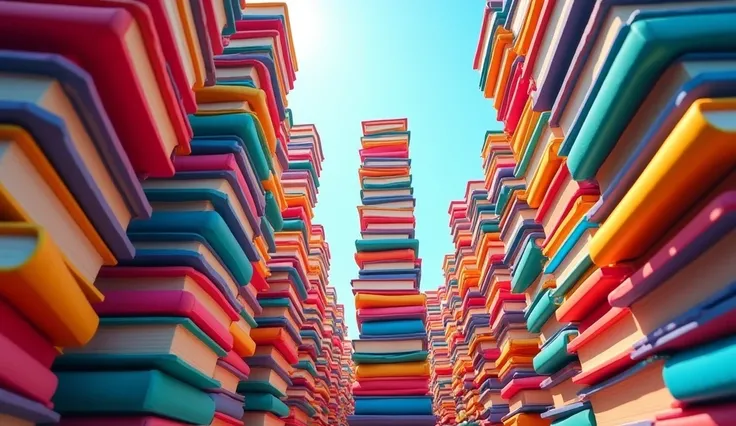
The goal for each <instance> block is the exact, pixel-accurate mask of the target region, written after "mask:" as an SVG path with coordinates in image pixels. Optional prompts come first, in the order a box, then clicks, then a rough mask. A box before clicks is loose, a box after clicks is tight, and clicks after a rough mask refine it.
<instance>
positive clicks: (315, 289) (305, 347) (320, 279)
mask: <svg viewBox="0 0 736 426" xmlns="http://www.w3.org/2000/svg"><path fill="white" fill-rule="evenodd" d="M309 252H310V255H309V281H310V282H311V283H312V288H311V289H310V290H309V296H308V297H307V300H306V301H305V302H304V316H305V319H306V321H305V323H304V325H302V328H301V330H300V332H299V334H300V335H301V337H302V344H301V345H300V346H299V364H298V365H297V371H296V375H297V377H298V379H296V378H295V379H293V380H292V382H293V385H294V386H295V387H298V392H299V393H300V398H299V399H300V400H301V401H299V400H297V399H292V404H293V405H295V406H296V407H300V406H301V407H303V408H307V410H304V409H303V408H300V409H298V410H295V409H294V408H293V407H292V414H291V415H290V422H291V424H295V425H301V424H308V423H309V421H310V420H309V418H312V419H313V421H314V422H315V424H324V421H325V416H324V413H323V412H322V411H323V410H322V407H324V406H325V404H326V401H325V398H324V397H325V395H327V396H329V392H330V390H329V389H328V388H327V384H326V382H325V378H324V377H323V376H322V375H320V373H319V372H318V371H317V366H318V364H321V362H324V361H326V359H325V356H324V355H325V352H324V348H323V346H322V344H323V343H322V342H323V340H324V335H325V325H326V324H327V323H329V322H330V321H331V318H328V316H327V313H326V312H327V309H326V305H327V303H328V298H327V286H326V283H327V280H328V273H329V267H330V249H329V245H328V244H327V242H326V240H325V233H324V228H323V227H322V226H321V225H312V235H311V239H310V244H309ZM292 393H294V391H291V393H290V398H291V394H292ZM305 403H307V404H308V407H306V406H304V404H305ZM299 411H302V412H304V413H306V412H307V411H308V414H310V416H309V418H304V417H305V416H301V414H302V413H299ZM295 414H299V415H300V416H298V417H300V418H298V419H296V418H294V415H295Z"/></svg>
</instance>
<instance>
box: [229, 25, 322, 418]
mask: <svg viewBox="0 0 736 426" xmlns="http://www.w3.org/2000/svg"><path fill="white" fill-rule="evenodd" d="M237 34H238V33H237V32H236V35H237ZM286 127H287V128H286V131H287V132H288V133H289V134H290V135H291V133H294V134H295V135H301V132H300V131H299V130H297V129H298V128H299V127H300V126H293V125H292V123H291V114H289V119H288V120H287V126H286ZM307 127H309V126H307ZM317 142H318V140H317ZM303 145H311V147H310V146H307V147H302V146H303ZM317 145H318V143H316V142H315V141H314V140H313V141H312V142H307V143H304V142H303V141H299V142H297V143H296V144H295V145H294V144H291V143H290V145H288V146H287V154H286V159H287V163H288V166H287V167H286V168H284V173H283V174H282V176H281V182H282V185H283V187H282V188H283V192H282V193H281V194H274V197H273V199H274V200H276V199H278V198H280V199H282V200H283V203H284V206H285V208H283V209H281V208H279V206H278V203H277V202H275V203H274V205H273V208H272V209H270V211H269V209H268V206H267V209H266V210H267V211H266V215H267V217H269V216H268V215H269V214H271V215H272V216H271V217H270V219H271V220H269V222H270V223H271V224H272V228H273V230H274V232H273V244H274V246H275V250H274V251H273V252H272V253H271V254H270V260H269V262H268V267H269V269H270V275H269V276H268V277H267V278H266V280H265V281H266V287H267V289H266V290H265V291H263V292H260V293H259V294H258V302H259V303H260V305H261V306H262V307H263V312H262V313H261V314H260V315H257V316H256V322H257V323H258V328H257V329H255V330H253V339H254V340H255V342H256V345H257V349H256V352H255V355H254V356H253V357H252V358H250V359H249V360H248V362H249V363H250V365H251V367H252V370H251V371H252V374H251V380H249V381H248V382H245V383H241V386H240V388H241V390H242V391H243V392H244V394H245V397H246V401H252V403H246V409H245V410H246V413H245V417H244V420H245V422H246V423H251V422H252V423H254V424H269V425H270V424H285V421H287V420H286V418H287V417H288V418H289V419H288V421H289V422H290V423H291V422H296V423H297V424H299V422H306V421H307V419H309V418H311V417H312V416H313V415H314V414H315V410H314V408H313V407H312V403H311V402H312V401H310V397H312V394H311V393H310V390H309V388H308V386H309V384H310V383H309V382H308V380H309V379H310V378H313V376H311V377H310V375H311V373H310V372H309V369H308V367H309V365H308V363H306V360H305V363H300V358H299V347H300V345H301V344H302V337H301V329H302V327H303V326H304V324H305V323H306V316H305V310H304V304H305V302H306V300H307V298H308V294H309V293H308V292H309V291H310V290H311V287H312V283H311V281H310V279H309V278H310V276H309V266H310V263H309V256H310V241H311V232H312V225H311V223H312V222H311V221H312V217H313V213H312V209H313V208H314V205H315V203H316V192H317V190H316V188H317V185H318V181H317V170H319V167H320V166H319V163H320V162H321V157H320V156H319V155H317V154H318V153H319V148H318V146H317ZM298 148H301V149H298ZM300 151H301V152H302V153H303V152H304V151H307V154H306V156H302V158H305V159H299V155H297V154H300ZM309 151H311V153H309ZM312 172H313V173H312ZM276 187H277V188H278V185H276ZM310 340H311V339H310ZM287 403H288V404H287Z"/></svg>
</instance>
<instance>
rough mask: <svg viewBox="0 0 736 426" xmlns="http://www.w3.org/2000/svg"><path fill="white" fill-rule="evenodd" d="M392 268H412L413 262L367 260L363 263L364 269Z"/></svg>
mask: <svg viewBox="0 0 736 426" xmlns="http://www.w3.org/2000/svg"><path fill="white" fill-rule="evenodd" d="M394 269H414V262H375V263H373V262H367V263H364V264H363V270H364V271H380V270H394Z"/></svg>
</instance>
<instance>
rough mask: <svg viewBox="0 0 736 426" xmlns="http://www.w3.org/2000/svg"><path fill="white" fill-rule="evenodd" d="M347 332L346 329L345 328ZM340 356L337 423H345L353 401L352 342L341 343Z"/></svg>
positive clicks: (351, 410)
mask: <svg viewBox="0 0 736 426" xmlns="http://www.w3.org/2000/svg"><path fill="white" fill-rule="evenodd" d="M345 334H347V329H345ZM342 348H343V349H342V350H343V351H342V356H341V358H340V359H341V362H340V365H341V366H342V368H341V372H340V395H339V398H338V401H339V403H340V408H339V411H338V419H339V420H340V422H339V423H338V424H347V417H348V416H349V415H351V414H353V411H354V407H355V401H354V400H353V391H352V386H353V383H355V366H354V365H353V344H352V342H350V341H347V340H346V341H345V342H343V344H342Z"/></svg>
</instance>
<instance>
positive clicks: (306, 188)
mask: <svg viewBox="0 0 736 426" xmlns="http://www.w3.org/2000/svg"><path fill="white" fill-rule="evenodd" d="M290 123H291V122H290ZM289 133H290V139H289V143H288V145H287V156H288V159H289V169H288V171H286V172H284V174H283V176H282V179H281V181H282V184H283V187H284V194H285V198H286V200H287V206H288V208H287V209H286V210H285V211H283V212H282V215H283V217H284V225H283V228H282V232H277V233H276V247H277V253H278V251H279V241H280V240H281V241H284V242H286V238H285V236H286V232H288V236H289V239H290V242H291V243H292V244H293V243H295V242H297V241H298V242H299V244H298V246H299V250H298V251H299V256H293V257H291V259H290V260H291V261H292V263H291V266H292V267H293V268H294V269H284V271H285V272H286V271H288V273H290V274H292V276H293V273H294V272H297V275H298V276H299V277H300V278H301V279H302V280H303V282H304V284H305V285H304V290H306V291H305V292H304V293H302V292H301V290H302V289H300V288H297V289H296V290H297V299H298V300H300V306H301V307H300V308H299V311H301V312H299V313H297V315H296V316H298V317H299V319H296V318H294V325H295V327H294V331H296V333H297V334H296V335H295V336H293V337H294V338H295V342H296V343H297V345H298V354H297V355H298V360H297V362H296V363H294V364H293V367H294V372H293V374H292V375H291V377H290V379H291V384H290V386H289V387H288V389H287V392H286V396H287V400H286V402H287V405H288V406H289V419H288V423H289V424H293V425H303V424H307V423H308V422H309V421H310V419H312V418H313V417H316V416H317V407H321V406H322V401H320V400H319V396H320V395H321V394H319V393H318V392H317V381H316V380H317V369H316V365H317V360H318V357H319V356H320V355H321V351H320V349H321V347H320V345H321V343H322V338H321V334H322V332H321V330H320V329H319V328H318V326H317V324H322V322H323V317H324V300H325V299H326V296H325V288H326V276H327V275H326V274H327V269H326V268H328V267H329V259H328V258H325V257H324V256H329V252H328V251H327V250H328V249H327V247H324V246H323V244H325V241H324V229H322V228H321V227H319V226H317V225H313V224H312V216H313V215H312V211H311V209H312V208H313V207H314V205H315V204H316V201H317V198H316V197H317V188H318V187H319V180H318V178H319V174H320V171H321V162H322V160H323V156H322V150H321V143H320V140H319V135H318V133H317V130H316V128H315V127H314V126H313V125H293V124H290V126H289ZM325 249H327V250H325ZM297 259H298V262H299V263H296V262H293V261H294V260H297ZM284 260H285V259H284ZM302 261H305V262H306V263H305V264H301V262H302ZM284 266H286V264H285V263H284ZM323 268H324V269H325V270H324V271H323ZM290 278H291V277H290ZM292 279H293V278H292ZM286 295H287V294H282V296H286ZM305 296H306V297H305ZM273 300H280V301H281V302H282V303H286V302H287V301H289V298H288V297H286V298H285V297H277V298H274V299H273ZM320 308H321V309H320ZM297 324H298V325H297Z"/></svg>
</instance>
